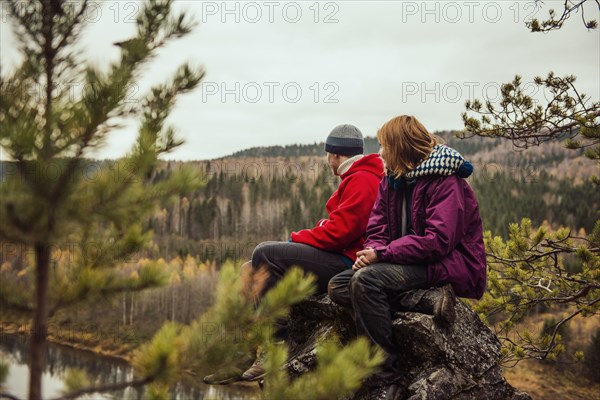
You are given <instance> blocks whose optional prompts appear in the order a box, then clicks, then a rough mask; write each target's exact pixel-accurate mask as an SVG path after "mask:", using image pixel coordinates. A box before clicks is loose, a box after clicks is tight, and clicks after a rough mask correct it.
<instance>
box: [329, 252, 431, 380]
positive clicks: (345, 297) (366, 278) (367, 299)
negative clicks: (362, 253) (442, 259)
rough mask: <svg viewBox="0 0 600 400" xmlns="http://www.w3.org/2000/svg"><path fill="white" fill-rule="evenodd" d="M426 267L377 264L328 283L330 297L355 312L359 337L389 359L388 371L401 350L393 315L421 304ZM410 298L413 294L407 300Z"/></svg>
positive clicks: (345, 273)
mask: <svg viewBox="0 0 600 400" xmlns="http://www.w3.org/2000/svg"><path fill="white" fill-rule="evenodd" d="M427 288H428V285H427V267H426V266H423V265H416V266H414V265H397V264H388V263H377V264H373V265H371V266H368V267H366V268H361V269H359V270H358V271H353V270H348V271H344V272H342V273H340V274H339V275H336V276H335V277H334V278H333V279H331V281H329V289H328V291H329V297H330V298H331V300H333V301H334V302H336V303H337V304H339V305H341V306H345V307H348V308H350V307H351V308H352V309H353V311H354V317H355V320H356V333H357V334H358V335H364V336H366V337H368V338H369V339H370V340H371V341H372V342H374V343H376V344H378V345H379V346H380V347H381V348H382V349H383V350H384V351H385V352H386V353H387V355H388V361H387V363H386V365H385V366H384V368H385V369H393V367H392V365H393V363H394V361H395V355H396V354H397V353H398V349H397V348H396V345H395V344H394V338H393V327H392V314H393V312H395V311H399V310H401V309H407V308H410V307H411V306H414V305H415V304H416V303H418V301H419V299H420V297H422V294H423V293H424V292H425V291H423V290H415V289H427ZM407 294H411V295H409V296H407Z"/></svg>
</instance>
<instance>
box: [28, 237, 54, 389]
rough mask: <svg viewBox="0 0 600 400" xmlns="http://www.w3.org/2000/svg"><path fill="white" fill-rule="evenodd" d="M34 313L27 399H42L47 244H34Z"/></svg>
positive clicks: (44, 354) (48, 260) (46, 311)
mask: <svg viewBox="0 0 600 400" xmlns="http://www.w3.org/2000/svg"><path fill="white" fill-rule="evenodd" d="M35 262H36V268H35V313H34V317H33V332H32V333H31V339H30V351H31V357H30V361H29V368H30V370H31V372H30V375H29V399H30V400H38V399H41V398H42V373H43V371H44V364H45V363H46V337H47V335H48V302H47V298H48V269H49V266H50V246H48V244H47V243H39V242H38V243H36V244H35Z"/></svg>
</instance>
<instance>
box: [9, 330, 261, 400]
mask: <svg viewBox="0 0 600 400" xmlns="http://www.w3.org/2000/svg"><path fill="white" fill-rule="evenodd" d="M0 361H2V363H3V364H8V366H9V373H8V379H7V380H6V382H5V384H4V387H3V389H2V391H5V392H8V393H11V394H13V395H15V396H18V397H19V398H26V397H27V391H28V388H29V367H28V365H27V364H28V362H29V351H28V337H26V336H22V335H6V334H3V335H0ZM69 368H78V369H81V370H84V371H85V372H86V373H87V374H88V377H89V378H90V380H91V381H92V382H95V384H96V385H104V384H109V383H116V382H122V381H125V380H131V379H133V368H132V367H131V366H130V365H129V364H128V363H127V362H124V361H122V360H119V359H117V358H111V357H104V356H99V355H97V354H94V353H92V352H88V351H82V350H76V349H72V348H70V347H66V346H60V345H55V344H50V345H49V346H48V350H47V355H46V368H45V371H44V375H43V381H42V385H43V386H42V387H43V394H44V398H50V397H56V396H60V395H61V394H62V393H64V392H63V390H64V383H63V382H64V376H65V374H66V371H67V369H69ZM201 375H203V374H201ZM259 393H260V392H259V390H258V388H257V387H256V386H255V385H251V386H243V385H230V386H209V385H205V384H204V383H203V382H202V379H201V378H198V379H197V382H196V379H192V378H190V379H189V382H188V381H187V380H186V382H185V383H182V382H179V383H178V384H177V385H175V387H174V388H172V391H171V396H170V397H171V398H172V399H177V400H192V399H225V400H234V399H244V400H245V399H256V398H259ZM82 398H84V399H94V400H96V399H98V400H100V399H132V400H133V399H139V400H143V399H145V398H146V396H145V395H144V389H143V388H138V389H134V388H128V389H126V390H124V391H119V392H112V393H110V394H98V393H96V394H93V395H88V396H85V397H82Z"/></svg>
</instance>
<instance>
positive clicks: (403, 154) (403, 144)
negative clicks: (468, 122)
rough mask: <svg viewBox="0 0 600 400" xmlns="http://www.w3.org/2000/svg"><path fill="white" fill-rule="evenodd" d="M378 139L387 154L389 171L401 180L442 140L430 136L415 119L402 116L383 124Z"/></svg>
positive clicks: (378, 132)
mask: <svg viewBox="0 0 600 400" xmlns="http://www.w3.org/2000/svg"><path fill="white" fill-rule="evenodd" d="M377 139H378V140H379V143H381V145H382V146H383V147H385V152H386V164H387V165H386V166H387V169H388V170H389V171H390V172H391V173H392V174H393V175H394V177H396V178H399V177H401V176H402V175H405V174H407V173H409V172H410V171H412V170H413V169H414V168H415V167H416V166H417V165H419V163H420V162H421V161H423V160H424V159H425V158H426V157H427V156H428V155H429V154H430V153H431V151H432V149H433V147H434V146H436V145H437V144H440V143H442V140H441V139H440V138H438V137H437V136H435V135H432V134H430V133H429V132H428V131H427V129H425V127H424V126H423V124H421V123H420V122H419V121H418V120H417V119H416V118H415V117H413V116H408V115H401V116H399V117H396V118H393V119H391V120H389V121H388V122H386V123H385V124H383V126H382V127H381V128H379V130H378V131H377Z"/></svg>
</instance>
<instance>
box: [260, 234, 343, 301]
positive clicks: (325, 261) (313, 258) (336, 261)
mask: <svg viewBox="0 0 600 400" xmlns="http://www.w3.org/2000/svg"><path fill="white" fill-rule="evenodd" d="M342 257H343V256H342V255H341V254H339V253H332V252H328V251H324V250H320V249H317V248H316V247H312V246H308V245H306V244H302V243H291V242H263V243H261V244H259V245H258V246H256V248H255V249H254V252H253V253H252V268H255V269H258V268H261V267H266V268H267V270H268V272H269V278H268V279H267V281H266V283H265V286H264V288H263V293H262V294H263V295H264V293H266V292H267V291H268V290H269V289H271V288H273V286H275V285H276V284H277V282H279V280H281V278H283V276H284V275H285V274H286V272H288V271H289V270H290V268H292V267H294V266H297V267H300V268H302V269H303V270H304V271H305V272H310V273H311V274H314V275H315V276H316V278H317V282H316V283H317V294H322V293H326V292H327V283H328V282H329V280H330V279H331V278H333V277H334V276H335V275H337V274H339V273H340V272H342V271H344V270H346V269H348V267H347V266H346V263H344V260H343V258H342Z"/></svg>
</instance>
